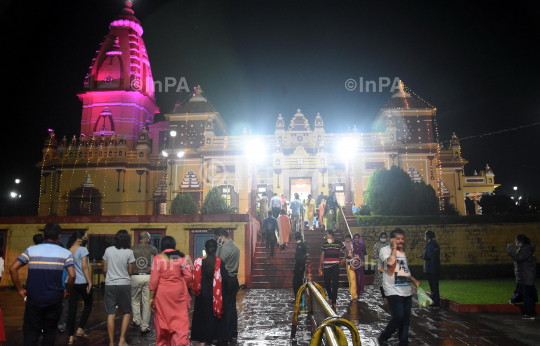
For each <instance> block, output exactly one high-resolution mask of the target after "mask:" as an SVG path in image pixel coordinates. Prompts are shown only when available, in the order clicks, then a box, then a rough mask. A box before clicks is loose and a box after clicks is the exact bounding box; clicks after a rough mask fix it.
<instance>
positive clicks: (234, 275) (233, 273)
mask: <svg viewBox="0 0 540 346" xmlns="http://www.w3.org/2000/svg"><path fill="white" fill-rule="evenodd" d="M214 237H215V238H217V239H218V241H219V242H220V243H221V244H222V245H221V250H220V252H219V255H216V256H218V257H219V258H221V259H222V260H223V262H224V263H225V268H226V269H227V271H228V272H229V279H228V280H227V281H223V285H224V286H226V289H227V292H228V293H227V295H226V296H225V299H224V300H223V304H224V305H225V308H226V309H225V313H226V314H227V331H228V336H227V339H229V340H231V341H232V340H236V339H237V338H238V312H237V310H236V295H237V293H238V290H239V289H240V285H239V282H238V268H239V267H240V249H239V248H238V246H237V245H236V244H235V243H234V241H233V240H232V239H231V238H230V237H229V232H228V231H227V230H226V229H225V228H223V227H220V228H218V229H217V230H215V231H214Z"/></svg>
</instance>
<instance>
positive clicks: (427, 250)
mask: <svg viewBox="0 0 540 346" xmlns="http://www.w3.org/2000/svg"><path fill="white" fill-rule="evenodd" d="M424 240H425V241H426V246H425V247H424V253H423V254H421V255H420V258H421V259H423V260H424V273H426V274H427V275H428V279H429V288H430V290H431V299H432V300H433V305H431V306H432V307H439V306H441V302H440V297H439V273H440V271H441V249H440V247H439V244H438V243H437V242H436V241H435V233H434V232H433V231H430V230H427V231H426V233H425V235H424Z"/></svg>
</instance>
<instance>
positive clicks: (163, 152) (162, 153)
mask: <svg viewBox="0 0 540 346" xmlns="http://www.w3.org/2000/svg"><path fill="white" fill-rule="evenodd" d="M161 155H163V157H167V156H169V154H168V153H167V151H165V150H163V151H162V152H161Z"/></svg>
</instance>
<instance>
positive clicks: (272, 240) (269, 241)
mask: <svg viewBox="0 0 540 346" xmlns="http://www.w3.org/2000/svg"><path fill="white" fill-rule="evenodd" d="M269 234H270V236H268V235H269ZM268 247H270V257H274V248H275V247H276V234H275V231H266V249H267V250H268Z"/></svg>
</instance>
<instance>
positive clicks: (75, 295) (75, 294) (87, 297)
mask: <svg viewBox="0 0 540 346" xmlns="http://www.w3.org/2000/svg"><path fill="white" fill-rule="evenodd" d="M87 287H88V284H75V285H73V288H72V289H71V294H70V295H69V308H68V320H67V330H68V333H69V334H68V335H69V336H71V335H75V321H77V306H78V305H79V296H80V297H81V298H82V300H83V302H84V308H83V312H82V315H81V320H80V322H79V328H82V329H84V326H85V325H86V321H88V317H90V313H91V312H92V305H93V304H94V298H93V296H92V291H90V293H87V292H86V288H87Z"/></svg>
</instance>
